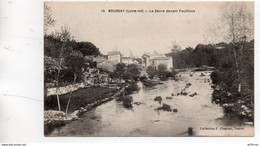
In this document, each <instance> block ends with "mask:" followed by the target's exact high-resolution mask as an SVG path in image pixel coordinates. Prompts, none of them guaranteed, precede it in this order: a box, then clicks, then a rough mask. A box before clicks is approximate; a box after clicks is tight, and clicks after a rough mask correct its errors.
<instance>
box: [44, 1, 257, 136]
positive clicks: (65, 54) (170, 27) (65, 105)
mask: <svg viewBox="0 0 260 146" xmlns="http://www.w3.org/2000/svg"><path fill="white" fill-rule="evenodd" d="M254 115H255V113H254V2H249V1H246V2H235V1H229V2H225V1H221V2H207V1H203V2H202V1H201V2H170V1H168V2H44V135H45V136H49V137H57V136H58V137H63V136H79V137H100V136H101V137H121V136H126V137H132V136H138V137H150V136H152V137H154V136H155V137H157V136H158V137H159V136H160V137H183V136H254Z"/></svg>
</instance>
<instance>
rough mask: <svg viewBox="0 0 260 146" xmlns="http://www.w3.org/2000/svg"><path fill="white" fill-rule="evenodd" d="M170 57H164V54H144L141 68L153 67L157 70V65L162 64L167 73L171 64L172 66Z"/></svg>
mask: <svg viewBox="0 0 260 146" xmlns="http://www.w3.org/2000/svg"><path fill="white" fill-rule="evenodd" d="M172 63H173V62H172V57H171V56H169V57H168V56H166V55H164V54H158V53H156V52H154V53H153V54H144V55H143V56H142V66H143V67H148V66H153V67H154V68H155V69H158V65H160V64H164V65H165V66H166V69H167V70H168V71H170V70H172V68H173V64H172Z"/></svg>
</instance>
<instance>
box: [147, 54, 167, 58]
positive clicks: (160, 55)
mask: <svg viewBox="0 0 260 146" xmlns="http://www.w3.org/2000/svg"><path fill="white" fill-rule="evenodd" d="M143 56H149V57H150V59H154V58H159V57H166V56H165V55H164V54H144V55H143Z"/></svg>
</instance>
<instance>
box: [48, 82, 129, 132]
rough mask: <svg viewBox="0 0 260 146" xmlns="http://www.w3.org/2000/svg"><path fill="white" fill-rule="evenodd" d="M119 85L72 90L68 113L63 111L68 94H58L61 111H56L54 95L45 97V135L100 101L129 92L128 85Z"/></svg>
mask: <svg viewBox="0 0 260 146" xmlns="http://www.w3.org/2000/svg"><path fill="white" fill-rule="evenodd" d="M119 86H121V87H118V88H109V87H100V86H92V87H88V88H82V89H78V90H76V91H74V92H73V94H72V98H71V104H70V108H69V110H68V114H66V113H65V112H63V111H65V107H66V104H67V101H68V100H69V94H65V95H61V96H60V102H61V107H62V108H61V109H62V111H57V107H56V106H57V103H56V104H55V102H57V101H56V96H54V95H53V96H50V97H47V99H46V100H45V111H44V134H45V135H46V136H47V135H48V134H49V133H50V132H51V131H53V130H54V129H55V128H57V127H60V126H64V125H66V124H67V123H70V122H71V121H74V120H78V118H79V117H80V115H81V114H82V113H84V112H87V111H89V110H91V109H92V108H94V107H97V106H99V105H101V104H102V103H105V102H108V101H110V100H112V99H115V98H117V97H119V96H121V95H122V94H125V92H126V91H128V92H129V89H128V86H129V85H122V84H120V85H119Z"/></svg>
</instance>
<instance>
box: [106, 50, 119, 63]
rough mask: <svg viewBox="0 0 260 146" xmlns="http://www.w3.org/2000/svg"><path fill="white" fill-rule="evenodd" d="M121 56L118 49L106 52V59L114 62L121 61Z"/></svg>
mask: <svg viewBox="0 0 260 146" xmlns="http://www.w3.org/2000/svg"><path fill="white" fill-rule="evenodd" d="M121 57H122V55H121V53H120V52H119V51H110V52H108V57H107V59H108V60H109V61H112V62H115V63H121Z"/></svg>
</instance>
